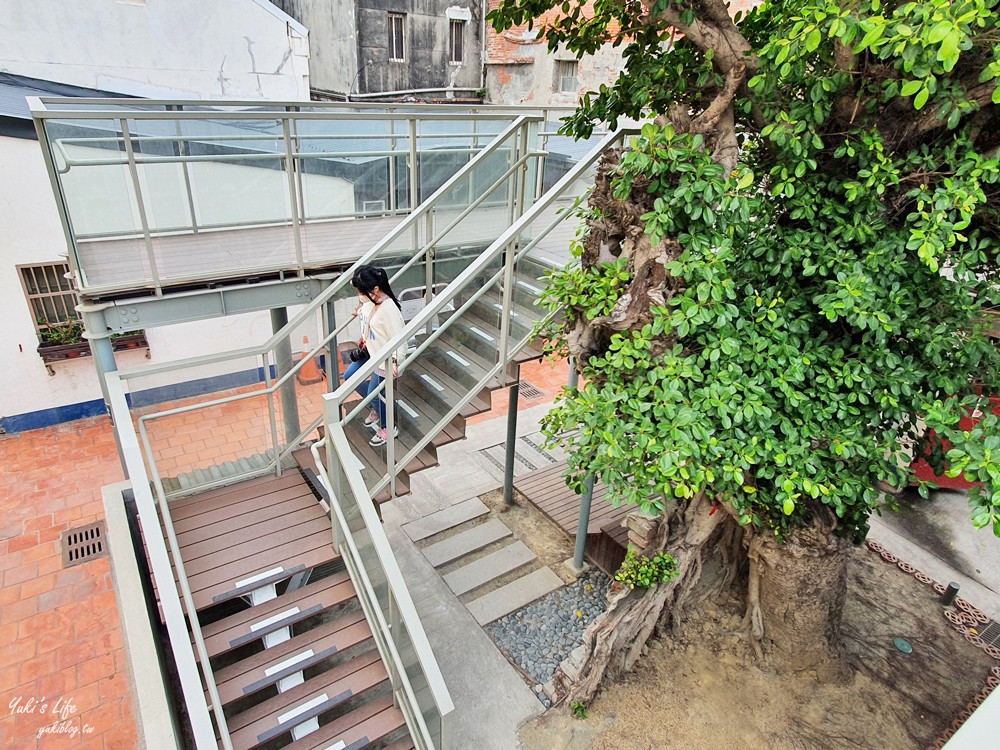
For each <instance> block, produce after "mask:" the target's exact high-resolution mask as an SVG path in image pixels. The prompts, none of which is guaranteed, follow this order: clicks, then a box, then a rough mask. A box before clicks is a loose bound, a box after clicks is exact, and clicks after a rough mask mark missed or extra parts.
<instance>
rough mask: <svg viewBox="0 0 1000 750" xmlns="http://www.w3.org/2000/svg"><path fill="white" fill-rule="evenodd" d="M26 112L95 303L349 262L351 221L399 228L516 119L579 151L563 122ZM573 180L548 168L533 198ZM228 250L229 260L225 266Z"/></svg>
mask: <svg viewBox="0 0 1000 750" xmlns="http://www.w3.org/2000/svg"><path fill="white" fill-rule="evenodd" d="M30 104H31V107H32V114H33V117H34V119H35V124H36V131H37V133H38V137H39V141H40V145H41V147H42V152H43V155H44V157H45V160H46V165H47V168H48V171H49V176H50V180H51V182H52V186H53V191H54V193H55V197H56V203H57V207H58V209H59V213H60V218H61V220H62V223H63V227H64V231H65V234H66V238H67V243H68V246H69V249H70V261H71V265H72V267H73V270H74V271H75V273H76V275H77V279H78V285H79V288H80V291H81V292H83V293H84V294H89V295H97V294H104V293H108V292H118V291H131V290H135V289H140V288H145V289H152V290H154V291H155V292H156V293H157V294H162V293H164V291H165V290H167V291H169V290H170V289H171V288H174V287H177V286H179V285H183V284H189V283H194V282H198V281H217V280H219V279H222V278H226V277H235V276H241V275H246V274H269V273H270V274H278V273H280V274H289V273H290V274H293V275H298V276H303V275H305V273H306V272H307V271H308V270H310V269H314V268H320V267H324V266H330V265H331V264H337V263H341V264H343V262H344V260H345V258H344V257H342V255H341V254H339V253H338V252H337V250H336V248H335V247H334V245H335V244H336V236H337V234H340V233H342V232H343V231H344V227H343V226H341V224H342V222H344V221H345V220H348V219H366V220H369V221H372V220H378V221H379V222H381V224H379V229H382V230H386V229H388V224H391V223H393V221H394V220H395V219H398V217H400V216H402V215H405V214H406V213H408V212H410V211H412V210H413V208H414V207H415V206H416V205H418V204H419V203H420V202H421V200H422V199H424V198H425V197H427V196H428V195H429V194H431V193H433V192H434V191H435V189H436V188H437V187H438V186H439V185H440V184H442V183H443V182H444V180H445V179H446V177H447V176H449V175H450V174H452V173H453V172H455V171H456V170H457V169H458V168H459V167H460V166H461V165H462V164H463V163H465V161H467V160H468V159H469V158H470V156H471V155H473V154H475V153H477V152H478V151H479V149H481V148H482V147H483V146H484V145H485V144H486V143H488V142H489V141H491V140H492V139H493V138H494V137H495V136H496V135H497V134H498V133H499V132H500V131H501V130H502V129H503V128H504V127H505V126H506V125H507V124H508V123H509V122H510V121H511V120H512V119H516V118H517V117H519V116H531V117H533V118H535V119H536V120H537V121H539V122H540V124H541V127H540V128H539V130H538V133H537V135H536V138H537V139H538V142H539V143H538V148H539V150H540V151H543V150H545V148H546V146H547V145H549V144H550V143H556V142H558V143H560V144H564V145H566V144H571V143H572V141H570V140H569V139H566V138H563V137H561V136H558V135H557V134H556V133H555V128H556V126H557V123H555V122H553V121H547V120H545V119H542V118H552V117H556V116H558V115H560V114H563V112H561V111H557V110H555V109H552V110H548V109H545V110H524V109H521V110H518V109H517V108H489V107H480V108H463V109H462V110H457V109H455V108H447V107H433V106H407V107H391V106H385V105H366V104H354V103H349V104H336V105H325V106H324V105H316V104H310V103H273V104H272V103H261V102H227V103H221V104H213V105H206V104H204V103H193V104H179V103H177V102H162V101H150V100H129V99H97V100H87V99H65V98H58V97H49V98H41V99H35V98H33V99H32V100H31V102H30ZM526 112H527V115H526V114H525V113H526ZM570 150H571V149H570ZM568 158H571V156H565V158H564V161H565V159H568ZM564 167H565V164H564V163H562V162H560V163H556V162H553V163H551V164H546V163H545V162H544V161H543V162H542V163H540V166H539V169H538V170H537V173H536V180H537V185H536V190H535V192H536V193H539V194H540V192H541V191H543V190H544V189H545V188H546V187H547V185H548V184H551V181H552V180H553V179H554V175H557V174H558V173H559V171H560V170H561V169H564ZM546 181H548V182H546ZM108 196H110V197H112V200H107V197H108ZM98 200H99V201H100V203H98V202H97V201H98ZM387 223H388V224H387ZM243 230H262V231H260V232H255V233H254V232H251V233H250V235H249V236H248V235H247V233H246V232H245V231H243ZM265 230H266V231H265ZM330 232H335V233H336V234H335V235H332V236H331V234H330ZM220 233H222V234H220ZM220 243H225V245H226V247H225V251H226V252H225V253H222V252H218V253H217V256H218V257H215V256H213V255H212V253H213V252H214V251H215V249H216V248H217V247H218V246H219V245H220ZM234 256H235V257H236V260H235V262H234ZM346 260H347V262H351V261H353V260H354V258H353V257H348V258H346Z"/></svg>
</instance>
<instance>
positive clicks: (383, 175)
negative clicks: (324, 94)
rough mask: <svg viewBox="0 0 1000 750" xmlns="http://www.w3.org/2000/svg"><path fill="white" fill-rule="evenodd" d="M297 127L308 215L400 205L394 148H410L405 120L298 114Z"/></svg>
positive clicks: (357, 212)
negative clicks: (393, 165) (396, 193)
mask: <svg viewBox="0 0 1000 750" xmlns="http://www.w3.org/2000/svg"><path fill="white" fill-rule="evenodd" d="M295 131H296V139H297V143H298V153H299V154H300V158H299V160H298V161H299V169H300V171H301V173H302V176H301V185H302V195H303V208H304V216H305V218H306V220H307V221H308V220H320V219H329V218H334V217H343V216H354V215H360V214H366V215H376V216H377V215H381V214H384V213H385V212H387V211H392V210H394V208H395V206H396V200H395V198H394V196H393V191H392V189H391V182H390V179H391V178H395V179H399V177H400V175H399V174H398V172H397V174H392V175H391V174H390V172H391V171H392V170H391V169H390V157H389V153H391V152H393V151H397V152H403V153H406V151H407V149H408V148H409V136H408V128H407V126H406V122H405V121H395V120H384V119H382V120H358V119H350V120H337V119H329V120H297V121H296V123H295ZM397 165H398V163H397ZM402 177H403V179H404V180H405V179H406V174H405V170H404V173H403V175H402Z"/></svg>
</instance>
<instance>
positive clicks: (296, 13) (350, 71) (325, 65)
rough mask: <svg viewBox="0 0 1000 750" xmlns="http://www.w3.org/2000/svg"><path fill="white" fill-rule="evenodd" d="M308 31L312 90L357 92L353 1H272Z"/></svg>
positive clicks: (356, 56)
mask: <svg viewBox="0 0 1000 750" xmlns="http://www.w3.org/2000/svg"><path fill="white" fill-rule="evenodd" d="M274 4H275V5H277V6H278V7H279V8H281V9H282V10H283V11H285V13H287V14H288V15H290V16H291V17H292V18H294V19H295V20H296V21H299V22H300V23H301V24H302V25H304V26H305V27H306V28H307V29H309V73H310V77H309V82H310V85H311V86H312V87H313V89H314V90H316V91H319V92H329V93H337V94H344V93H349V92H354V93H356V92H357V91H358V88H357V81H358V27H357V12H356V7H357V4H356V3H355V2H354V0H274Z"/></svg>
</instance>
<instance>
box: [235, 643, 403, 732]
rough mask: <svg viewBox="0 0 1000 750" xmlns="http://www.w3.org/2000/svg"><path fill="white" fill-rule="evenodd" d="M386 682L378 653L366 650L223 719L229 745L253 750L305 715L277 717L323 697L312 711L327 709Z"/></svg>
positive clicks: (297, 722)
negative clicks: (283, 720)
mask: <svg viewBox="0 0 1000 750" xmlns="http://www.w3.org/2000/svg"><path fill="white" fill-rule="evenodd" d="M388 680H389V674H388V672H386V670H385V667H384V666H383V665H382V662H381V660H380V659H379V655H378V651H377V650H375V649H372V650H371V651H366V652H365V653H364V654H360V655H358V656H357V657H355V658H354V659H351V660H350V661H346V662H344V663H343V664H339V665H337V666H336V667H334V668H333V669H331V670H330V671H328V672H323V673H322V674H319V675H316V676H315V677H313V678H312V679H311V680H307V681H306V682H304V683H302V684H301V685H297V686H295V687H293V688H292V689H291V690H287V691H285V692H284V693H279V694H278V695H276V696H274V697H273V698H269V699H268V700H266V701H264V702H262V703H258V704H257V705H256V706H254V707H253V708H250V709H248V710H246V711H243V712H242V713H239V714H236V715H235V716H233V717H232V718H227V720H226V721H227V724H228V725H229V732H230V735H231V736H232V739H233V745H234V747H238V748H253V747H256V746H257V745H260V744H263V743H265V742H267V741H268V740H270V739H273V738H274V737H279V736H281V735H282V734H284V733H285V732H288V731H291V728H292V726H295V725H296V724H300V723H302V722H303V721H304V720H305V719H306V717H307V715H305V714H300V715H298V716H295V717H294V718H291V719H288V720H286V721H285V723H281V722H279V717H281V716H282V715H285V714H287V713H288V712H290V711H293V710H294V709H295V708H296V707H298V706H302V705H303V704H306V703H310V702H312V701H314V700H316V699H318V698H322V696H324V695H325V696H326V698H325V699H324V700H323V701H322V702H318V703H317V705H316V709H321V710H322V711H326V710H330V709H331V708H333V707H334V706H336V705H337V704H338V703H342V702H343V701H345V700H348V699H349V698H353V697H354V696H356V695H361V694H362V693H364V692H366V691H367V690H370V689H371V688H373V687H375V686H376V685H379V684H380V683H383V682H388ZM313 715H315V714H313Z"/></svg>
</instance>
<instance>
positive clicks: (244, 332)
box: [0, 137, 349, 420]
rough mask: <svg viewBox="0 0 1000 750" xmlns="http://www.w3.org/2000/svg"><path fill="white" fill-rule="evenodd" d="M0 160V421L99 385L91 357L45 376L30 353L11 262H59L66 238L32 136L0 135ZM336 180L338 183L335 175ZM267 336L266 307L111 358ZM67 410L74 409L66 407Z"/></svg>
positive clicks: (59, 403) (174, 355) (183, 328)
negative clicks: (1, 173)
mask: <svg viewBox="0 0 1000 750" xmlns="http://www.w3.org/2000/svg"><path fill="white" fill-rule="evenodd" d="M0 162H2V163H3V164H4V168H5V169H4V174H5V175H16V179H0V206H3V211H0V257H2V258H3V262H2V263H0V300H3V303H2V304H3V308H2V313H0V314H2V315H3V318H4V324H3V325H2V326H0V352H2V357H0V363H2V366H0V420H3V419H4V418H5V417H13V416H17V415H23V414H28V413H31V412H37V411H42V410H44V409H58V408H61V407H68V406H72V405H75V404H81V403H84V402H89V401H94V400H96V399H100V398H101V390H100V387H99V385H98V382H97V374H96V371H95V369H94V362H93V359H92V358H91V357H80V358H78V359H72V360H63V361H61V362H56V363H53V364H52V365H51V367H52V372H53V373H54V374H49V371H48V370H47V369H46V366H45V363H44V362H42V358H41V357H40V356H39V355H38V353H37V352H36V347H37V346H38V337H37V335H36V333H35V327H34V323H33V322H32V320H31V311H30V309H29V307H28V302H27V300H26V299H25V296H24V291H23V289H22V287H21V281H20V277H19V273H18V270H17V268H16V266H17V265H19V264H35V263H51V262H58V261H61V260H64V259H65V256H66V240H65V237H64V235H63V232H62V226H61V225H60V222H59V215H58V213H57V211H56V205H55V199H54V198H53V196H52V191H51V188H50V187H49V180H48V175H47V174H46V171H45V165H44V163H43V161H42V158H41V152H40V151H39V146H38V143H37V141H29V140H25V139H21V138H6V137H0ZM331 179H332V178H331ZM336 182H337V183H341V184H342V181H340V180H336ZM295 312H296V309H295V308H293V309H290V310H289V317H291V316H292V315H294V314H295ZM338 312H341V311H340V310H338ZM344 312H345V313H346V311H344ZM346 314H349V313H346ZM305 335H308V336H309V337H310V341H312V342H313V343H315V342H317V341H318V340H319V339H318V337H317V336H318V322H317V323H316V324H314V325H311V326H306V327H305V328H304V329H303V330H301V331H299V332H297V333H296V336H295V337H294V338H293V339H292V343H293V349H299V348H301V341H302V336H305ZM270 336H271V322H270V316H269V314H268V313H266V312H265V313H252V314H246V315H237V316H231V317H225V318H217V319H214V320H205V321H199V322H195V323H181V324H177V325H172V326H162V327H159V328H149V329H146V338H147V340H148V341H149V354H150V358H149V359H146V355H145V352H144V351H142V350H136V351H128V350H125V351H119V352H115V358H116V360H117V361H118V367H119V369H123V370H124V369H128V368H131V367H141V366H143V365H145V364H149V363H160V362H170V361H174V360H178V359H186V358H188V357H196V356H199V355H203V354H215V353H218V352H222V351H230V350H233V349H238V348H243V347H249V346H253V345H255V344H260V343H262V342H264V341H266V340H267V339H268V338H270ZM254 366H255V365H254V364H253V363H252V362H249V361H248V362H244V363H238V366H236V367H235V369H250V368H252V367H254ZM233 369H234V367H228V366H225V365H223V366H218V367H215V368H212V369H208V370H205V371H204V372H199V373H197V374H196V375H189V376H188V377H211V376H214V375H219V374H222V373H224V372H230V371H232V370H233ZM170 382H173V381H171V379H170V378H164V379H162V381H160V382H153V381H152V380H151V381H149V382H147V383H143V387H153V386H158V385H165V384H167V383H170ZM67 414H68V415H72V411H70V412H67Z"/></svg>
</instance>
